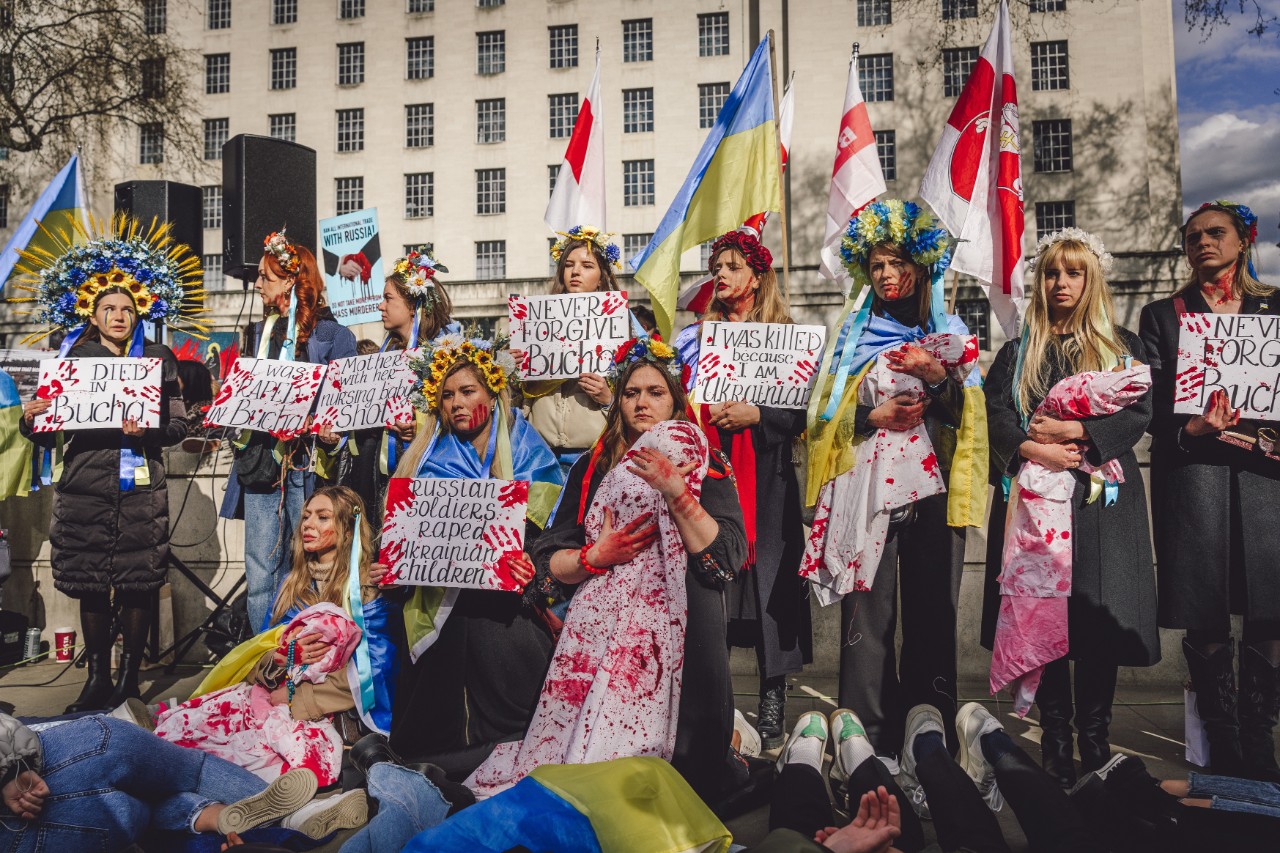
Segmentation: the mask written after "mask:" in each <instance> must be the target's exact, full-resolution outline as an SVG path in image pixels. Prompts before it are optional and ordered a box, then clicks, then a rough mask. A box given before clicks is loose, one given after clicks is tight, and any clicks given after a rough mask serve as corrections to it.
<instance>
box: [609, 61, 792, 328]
mask: <svg viewBox="0 0 1280 853" xmlns="http://www.w3.org/2000/svg"><path fill="white" fill-rule="evenodd" d="M773 94H774V93H773V71H772V68H771V63H770V60H769V37H766V38H765V40H764V41H762V42H760V46H759V47H757V48H756V52H755V53H754V54H752V56H751V61H750V62H748V63H747V67H746V69H745V70H744V71H743V72H742V76H741V77H739V78H738V82H737V84H736V85H734V87H733V91H732V92H730V93H729V98H728V100H726V101H725V102H724V106H723V107H722V108H721V109H720V115H719V117H717V118H716V123H715V126H714V127H713V128H711V133H710V134H708V136H707V141H706V142H704V143H703V144H702V150H701V151H699V152H698V158H697V159H696V160H694V161H693V168H692V169H690V171H689V177H687V178H685V181H684V186H682V187H680V191H679V192H677V193H676V197H675V200H674V201H673V202H672V203H671V207H670V208H669V209H668V210H667V213H666V215H665V216H663V217H662V222H661V224H659V225H658V230H657V231H655V232H654V234H653V239H651V240H650V241H649V245H648V246H645V248H644V251H643V252H641V253H640V254H639V255H637V256H636V257H634V258H632V259H631V261H630V263H631V267H632V269H634V270H635V271H636V281H638V282H639V283H640V284H641V285H642V286H643V287H644V288H645V289H646V290H648V291H649V295H650V296H651V297H652V301H653V311H654V314H655V315H656V316H657V320H658V327H659V329H660V330H661V331H662V334H663V337H665V338H667V339H668V340H670V337H671V328H672V326H673V325H674V323H675V315H676V299H677V297H678V296H679V293H680V255H681V253H683V252H684V251H685V250H686V249H691V248H693V247H694V246H697V245H699V244H700V243H705V242H706V241H707V240H710V239H712V238H714V237H718V236H720V235H721V234H723V233H724V232H726V231H732V230H733V229H735V228H737V227H738V226H739V225H740V224H742V222H744V221H745V220H746V219H747V218H748V217H750V216H753V215H754V214H757V213H760V212H761V211H767V210H769V211H779V210H781V209H782V197H781V193H780V191H779V183H778V175H779V173H780V170H781V168H782V164H781V160H780V157H779V154H778V127H777V125H778V123H777V117H776V116H775V114H774V109H773Z"/></svg>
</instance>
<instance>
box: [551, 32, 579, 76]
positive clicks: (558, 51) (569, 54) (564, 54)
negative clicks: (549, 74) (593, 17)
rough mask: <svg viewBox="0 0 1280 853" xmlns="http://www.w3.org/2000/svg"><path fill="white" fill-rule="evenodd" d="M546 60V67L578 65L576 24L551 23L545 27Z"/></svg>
mask: <svg viewBox="0 0 1280 853" xmlns="http://www.w3.org/2000/svg"><path fill="white" fill-rule="evenodd" d="M557 41H559V44H557ZM547 62H548V66H547V67H548V68H557V69H559V68H577V67H578V25H577V24H553V25H551V26H549V27H547Z"/></svg>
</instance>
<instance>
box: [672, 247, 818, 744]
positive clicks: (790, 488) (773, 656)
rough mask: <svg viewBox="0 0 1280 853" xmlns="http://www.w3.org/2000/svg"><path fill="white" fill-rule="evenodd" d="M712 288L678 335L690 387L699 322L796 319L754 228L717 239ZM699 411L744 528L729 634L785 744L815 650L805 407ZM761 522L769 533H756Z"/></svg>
mask: <svg viewBox="0 0 1280 853" xmlns="http://www.w3.org/2000/svg"><path fill="white" fill-rule="evenodd" d="M707 268H708V270H709V271H710V272H711V274H712V276H713V283H714V286H715V296H714V298H713V299H712V302H711V304H710V306H708V308H707V311H706V313H705V314H703V315H702V317H701V319H699V321H698V322H697V323H694V324H693V325H690V326H687V327H685V328H684V329H683V330H682V331H681V332H680V333H679V334H678V335H676V338H675V348H676V350H677V351H678V352H679V353H680V361H681V362H682V363H684V364H686V365H688V366H689V372H688V375H687V377H686V380H685V387H686V389H687V390H689V391H692V390H693V386H694V384H695V383H696V382H697V378H698V375H697V374H698V352H699V336H698V332H699V331H700V329H701V328H702V326H701V324H702V322H703V321H706V320H726V321H732V322H745V323H790V322H792V320H791V313H790V311H789V310H788V307H787V300H786V297H784V296H783V295H782V293H781V291H780V290H779V289H778V279H777V276H776V275H775V274H774V271H773V256H772V255H771V254H770V253H769V250H768V249H767V248H765V246H764V245H763V244H762V243H761V242H760V240H759V239H758V238H757V237H755V236H754V235H753V234H751V233H748V232H747V231H745V230H739V231H730V232H729V233H727V234H724V235H722V236H720V237H719V238H718V239H717V240H716V241H715V242H714V243H713V244H712V246H711V257H710V259H709V261H708V264H707ZM695 411H696V414H697V415H698V420H699V422H700V424H701V425H702V428H703V430H705V431H706V434H707V440H708V441H709V442H711V446H712V447H715V448H718V449H723V450H724V451H725V453H726V454H728V456H729V462H730V464H732V466H733V471H734V475H735V477H736V478H737V482H738V497H739V499H740V501H741V503H742V515H743V520H744V522H745V523H746V529H747V562H746V564H745V566H744V569H745V571H744V572H743V573H742V574H741V575H739V576H738V583H736V584H735V585H734V586H732V587H730V588H729V639H730V642H731V644H733V645H738V646H746V647H748V648H754V649H755V652H756V663H757V666H758V669H759V673H760V705H759V717H758V719H757V722H756V729H757V731H759V732H760V737H761V739H762V741H763V744H764V748H765V749H772V748H773V747H776V746H781V745H782V741H783V740H784V739H785V734H786V724H785V721H784V713H785V703H786V698H787V676H788V675H791V674H794V673H797V672H799V671H800V670H801V669H802V668H803V667H804V665H805V664H806V663H810V662H811V661H812V660H813V635H812V631H811V628H810V621H809V598H808V596H807V595H806V594H805V582H804V581H803V580H802V579H801V578H800V576H799V575H798V574H797V573H796V570H797V569H799V567H800V558H801V556H802V555H803V554H804V541H805V539H804V522H803V521H802V519H801V512H800V510H801V508H800V486H799V485H798V483H797V481H796V472H795V466H794V465H793V464H792V462H791V450H792V442H793V440H794V439H795V438H796V437H797V436H799V435H800V434H801V433H802V432H804V427H805V417H804V411H803V410H800V409H775V408H769V407H761V406H753V405H751V404H750V403H746V402H742V401H735V402H729V403H716V404H714V405H699V406H697V408H696V410H695ZM757 531H761V532H763V533H764V534H765V535H762V536H757V535H756V534H757Z"/></svg>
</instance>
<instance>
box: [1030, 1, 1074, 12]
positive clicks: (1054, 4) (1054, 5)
mask: <svg viewBox="0 0 1280 853" xmlns="http://www.w3.org/2000/svg"><path fill="white" fill-rule="evenodd" d="M1031 11H1032V12H1065V11H1067V0H1031Z"/></svg>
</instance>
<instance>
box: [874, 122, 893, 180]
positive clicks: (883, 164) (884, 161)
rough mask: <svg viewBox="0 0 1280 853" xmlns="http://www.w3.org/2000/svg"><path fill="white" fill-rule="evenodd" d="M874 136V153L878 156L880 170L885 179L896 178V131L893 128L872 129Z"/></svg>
mask: <svg viewBox="0 0 1280 853" xmlns="http://www.w3.org/2000/svg"><path fill="white" fill-rule="evenodd" d="M873 133H875V136H876V155H877V156H878V157H879V158H880V171H881V172H883V173H884V179H885V180H886V181H896V180H898V133H897V131H894V130H877V131H873Z"/></svg>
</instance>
